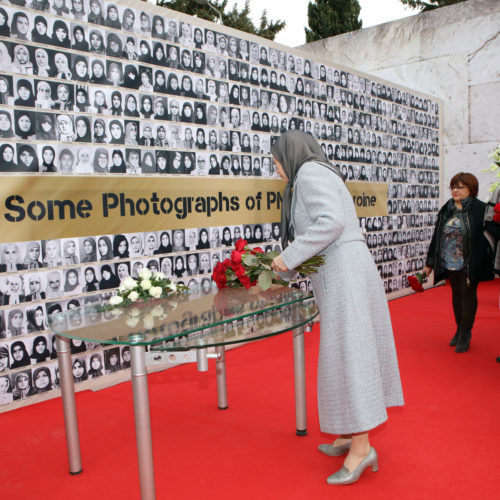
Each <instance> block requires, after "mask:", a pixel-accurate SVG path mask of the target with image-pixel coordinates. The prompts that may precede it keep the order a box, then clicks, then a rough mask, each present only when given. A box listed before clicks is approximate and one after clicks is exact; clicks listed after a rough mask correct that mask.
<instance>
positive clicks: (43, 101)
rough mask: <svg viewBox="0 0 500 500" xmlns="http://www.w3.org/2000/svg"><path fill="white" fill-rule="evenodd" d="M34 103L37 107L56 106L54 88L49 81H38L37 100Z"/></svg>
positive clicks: (48, 107)
mask: <svg viewBox="0 0 500 500" xmlns="http://www.w3.org/2000/svg"><path fill="white" fill-rule="evenodd" d="M34 104H35V107H36V108H37V109H53V108H54V104H55V103H54V100H53V99H52V89H51V88H50V84H49V82H46V81H45V80H38V81H37V82H36V101H35V103H34ZM38 116H40V115H38Z"/></svg>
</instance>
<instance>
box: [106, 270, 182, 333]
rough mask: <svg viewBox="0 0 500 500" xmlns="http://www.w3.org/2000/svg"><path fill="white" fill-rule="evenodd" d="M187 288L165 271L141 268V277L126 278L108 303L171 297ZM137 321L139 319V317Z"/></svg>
mask: <svg viewBox="0 0 500 500" xmlns="http://www.w3.org/2000/svg"><path fill="white" fill-rule="evenodd" d="M187 290H188V287H186V286H184V285H176V284H175V283H172V282H171V281H170V280H169V279H168V278H167V277H166V276H165V275H164V274H163V273H152V272H151V271H150V270H149V269H141V271H140V272H139V279H138V280H135V279H134V278H132V277H130V276H128V277H127V278H125V279H124V280H123V281H122V283H121V285H120V286H119V287H118V289H117V290H116V295H113V296H112V297H111V298H110V299H109V302H108V303H109V305H110V306H112V307H117V306H122V305H123V306H128V305H130V304H132V303H133V302H137V301H139V300H142V301H147V300H149V299H160V298H166V297H171V296H173V295H177V294H180V293H183V292H185V291H187ZM137 316H138V315H135V316H134V315H132V316H130V315H129V319H131V320H132V319H134V318H136V317H137ZM145 319H146V318H144V319H143V321H144V320H145ZM137 321H139V320H138V318H137ZM137 321H136V324H137ZM131 322H132V321H131ZM129 326H132V325H129ZM134 326H135V325H134Z"/></svg>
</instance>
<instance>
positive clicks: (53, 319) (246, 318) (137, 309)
mask: <svg viewBox="0 0 500 500" xmlns="http://www.w3.org/2000/svg"><path fill="white" fill-rule="evenodd" d="M317 314H318V309H317V305H316V302H315V300H314V297H313V296H312V295H310V294H305V293H303V292H300V291H299V290H296V289H293V288H286V287H281V286H272V287H271V288H270V289H268V290H266V291H262V290H260V288H258V287H254V288H251V289H250V290H245V289H241V288H236V289H224V290H220V291H219V292H218V293H212V294H208V295H203V296H200V295H195V294H184V295H180V296H175V297H170V298H167V299H159V300H152V301H150V302H147V303H140V304H137V303H135V304H132V305H130V306H127V307H118V308H115V309H109V308H106V306H103V305H102V304H99V303H91V304H87V305H85V306H82V307H78V308H75V309H71V310H69V311H66V312H63V313H58V314H54V315H51V316H50V317H49V326H50V328H51V330H52V331H53V332H54V333H55V334H56V349H57V359H58V365H59V376H60V385H61V395H62V402H63V411H64V423H65V430H66V444H67V451H68V461H69V470H70V473H71V474H79V473H80V472H81V471H82V461H81V454H80V439H79V433H78V422H77V414H76V401H75V392H74V383H73V373H72V365H71V349H70V339H81V340H85V341H90V342H94V343H96V342H97V343H102V344H119V345H128V346H130V355H131V359H130V361H131V365H130V366H131V378H132V391H133V404H134V416H135V430H136V441H137V453H138V464H139V480H140V490H141V498H142V499H143V500H150V499H154V498H155V481H154V465H153V447H152V439H151V425H150V416H149V394H148V384H147V369H146V368H147V360H148V359H149V360H151V361H154V360H155V359H160V360H161V359H162V356H164V355H167V356H168V355H173V353H179V352H192V351H195V353H196V360H197V363H198V369H199V370H201V371H205V370H206V369H208V361H207V360H208V358H209V357H215V358H216V378H217V401H218V407H219V408H220V409H225V408H227V406H228V402H227V388H226V365H225V346H226V345H229V344H237V343H243V342H248V341H252V340H256V339H262V338H265V337H270V336H273V335H277V334H280V333H283V332H286V331H290V330H293V356H294V384H295V418H296V433H297V434H298V435H305V434H306V433H307V414H306V397H305V387H306V386H305V360H304V329H305V328H307V325H309V324H310V323H311V321H312V320H313V319H314V317H315V316H316V315H317ZM209 347H215V353H214V354H209V353H208V348H209Z"/></svg>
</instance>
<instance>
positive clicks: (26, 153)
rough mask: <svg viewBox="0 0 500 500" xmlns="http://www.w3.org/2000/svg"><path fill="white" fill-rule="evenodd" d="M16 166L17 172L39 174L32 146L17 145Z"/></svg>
mask: <svg viewBox="0 0 500 500" xmlns="http://www.w3.org/2000/svg"><path fill="white" fill-rule="evenodd" d="M17 166H18V169H19V170H18V171H19V172H39V170H40V169H39V166H38V157H37V155H36V151H35V149H34V147H33V146H30V145H29V144H22V145H18V148H17Z"/></svg>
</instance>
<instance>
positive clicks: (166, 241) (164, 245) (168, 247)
mask: <svg viewBox="0 0 500 500" xmlns="http://www.w3.org/2000/svg"><path fill="white" fill-rule="evenodd" d="M171 252H172V243H171V241H170V232H169V231H162V232H161V233H160V246H159V247H158V248H157V249H156V250H155V251H154V252H153V253H154V255H161V254H165V253H171Z"/></svg>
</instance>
